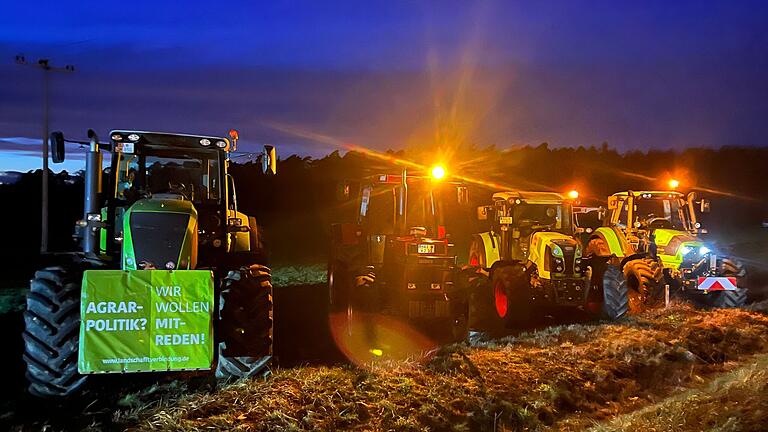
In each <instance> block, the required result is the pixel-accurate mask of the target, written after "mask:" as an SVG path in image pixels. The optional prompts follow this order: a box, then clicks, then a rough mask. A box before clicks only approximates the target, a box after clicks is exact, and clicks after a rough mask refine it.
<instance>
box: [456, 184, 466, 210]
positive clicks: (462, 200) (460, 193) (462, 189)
mask: <svg viewBox="0 0 768 432" xmlns="http://www.w3.org/2000/svg"><path fill="white" fill-rule="evenodd" d="M456 199H457V201H458V202H459V205H462V206H465V205H469V189H467V187H466V186H459V187H458V188H456Z"/></svg>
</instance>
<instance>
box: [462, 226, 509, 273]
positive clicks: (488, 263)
mask: <svg viewBox="0 0 768 432" xmlns="http://www.w3.org/2000/svg"><path fill="white" fill-rule="evenodd" d="M472 240H473V243H476V244H478V245H481V246H482V247H481V248H480V250H477V251H474V252H476V253H478V254H480V255H482V256H479V257H477V258H478V259H479V260H478V261H479V262H478V263H477V264H478V265H479V266H480V267H485V268H488V267H492V266H494V265H495V264H496V263H497V262H498V261H499V260H500V259H501V255H500V250H499V240H500V236H499V235H498V234H496V233H494V232H484V233H480V234H474V235H472ZM472 252H473V251H470V254H471V253H472ZM470 260H472V257H470Z"/></svg>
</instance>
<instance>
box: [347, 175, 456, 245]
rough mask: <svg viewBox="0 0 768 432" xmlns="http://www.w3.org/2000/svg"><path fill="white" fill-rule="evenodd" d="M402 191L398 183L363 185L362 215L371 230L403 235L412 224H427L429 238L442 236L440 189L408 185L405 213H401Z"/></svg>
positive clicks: (419, 225) (414, 225)
mask: <svg viewBox="0 0 768 432" xmlns="http://www.w3.org/2000/svg"><path fill="white" fill-rule="evenodd" d="M399 191H400V187H399V186H396V187H383V188H379V187H373V186H367V187H365V188H363V191H362V202H361V208H360V210H361V211H360V215H361V217H362V218H363V219H364V220H365V223H366V224H367V226H368V230H369V231H370V232H371V233H377V234H390V235H392V234H397V235H404V234H407V230H409V229H410V228H412V227H424V228H426V229H427V237H436V236H439V235H440V232H439V231H440V228H439V227H440V226H441V224H442V219H441V217H440V215H441V214H442V208H441V206H442V200H441V194H440V189H432V188H430V187H425V186H424V185H422V184H420V183H415V184H409V185H408V197H407V198H408V199H407V206H406V209H405V214H404V215H400V212H399ZM403 217H404V218H405V224H404V225H403V222H402V221H403V219H402V218H403Z"/></svg>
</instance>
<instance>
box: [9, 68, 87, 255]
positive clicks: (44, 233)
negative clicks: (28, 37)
mask: <svg viewBox="0 0 768 432" xmlns="http://www.w3.org/2000/svg"><path fill="white" fill-rule="evenodd" d="M16 64H19V65H22V66H32V67H36V68H40V69H42V71H43V179H42V182H43V188H42V213H41V216H42V220H41V227H40V252H41V253H45V252H48V72H74V71H75V67H74V66H72V65H66V66H64V67H54V66H51V65H50V63H49V62H48V59H40V60H38V61H37V63H27V59H26V58H25V57H24V56H23V55H17V56H16Z"/></svg>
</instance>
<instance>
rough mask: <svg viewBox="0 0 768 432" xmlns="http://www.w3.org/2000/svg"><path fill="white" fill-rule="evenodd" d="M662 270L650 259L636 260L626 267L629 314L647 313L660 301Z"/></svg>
mask: <svg viewBox="0 0 768 432" xmlns="http://www.w3.org/2000/svg"><path fill="white" fill-rule="evenodd" d="M662 276H663V275H662V268H661V265H659V263H658V262H656V261H653V260H650V259H636V260H632V261H629V262H628V263H626V264H625V265H624V277H625V278H626V281H627V288H628V291H627V293H628V295H629V313H631V314H636V313H640V312H643V311H645V310H646V309H648V308H649V307H651V306H652V305H653V304H654V303H655V302H656V301H658V297H659V292H660V289H659V287H660V285H661V280H662Z"/></svg>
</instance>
